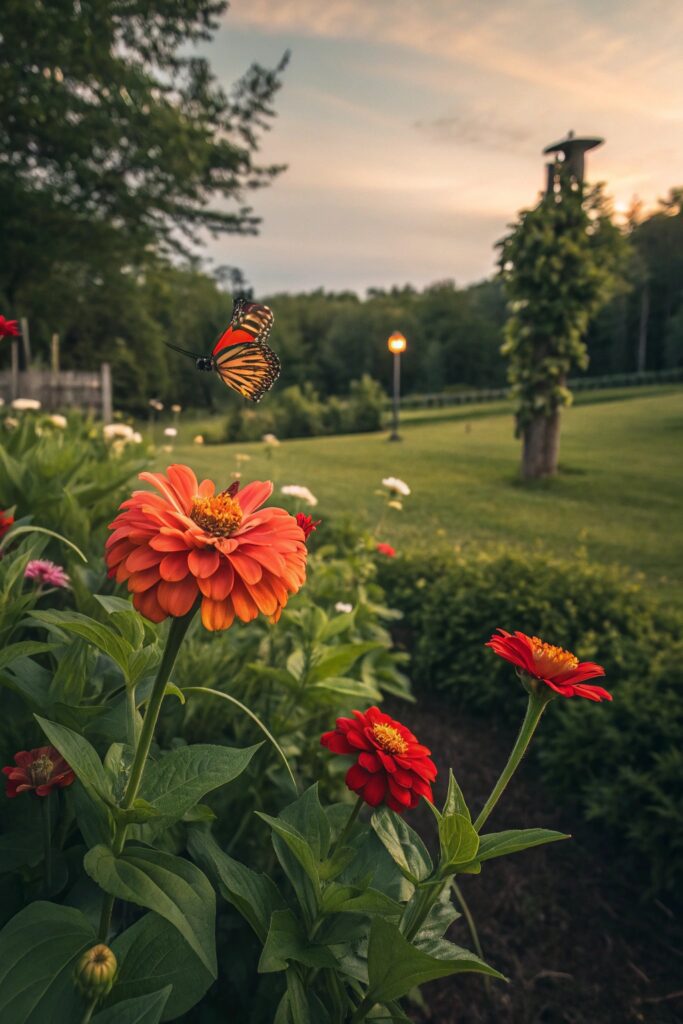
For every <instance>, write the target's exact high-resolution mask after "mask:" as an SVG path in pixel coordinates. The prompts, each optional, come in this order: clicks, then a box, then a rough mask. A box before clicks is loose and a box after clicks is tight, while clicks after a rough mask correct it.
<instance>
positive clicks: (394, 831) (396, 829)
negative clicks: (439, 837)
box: [370, 807, 433, 884]
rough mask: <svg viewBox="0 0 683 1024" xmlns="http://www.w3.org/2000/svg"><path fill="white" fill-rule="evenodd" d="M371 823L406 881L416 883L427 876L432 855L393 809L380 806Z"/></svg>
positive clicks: (431, 868) (430, 869)
mask: <svg viewBox="0 0 683 1024" xmlns="http://www.w3.org/2000/svg"><path fill="white" fill-rule="evenodd" d="M370 823H371V825H372V827H373V829H374V831H375V834H376V835H377V838H378V839H379V840H380V842H381V843H382V845H383V846H384V847H385V849H386V850H387V852H388V853H389V855H390V856H391V858H392V860H393V861H394V863H395V864H396V865H397V867H398V868H399V870H400V871H401V872H402V874H403V875H405V877H406V878H407V879H409V881H411V882H413V883H414V884H416V883H417V882H423V881H424V880H425V879H427V878H429V876H430V875H431V873H432V871H433V865H432V858H431V857H430V856H429V851H428V850H427V847H426V846H425V845H424V843H423V842H422V840H421V839H420V837H419V836H418V834H417V832H414V831H413V829H412V828H411V827H410V825H407V824H406V823H405V821H404V820H403V818H401V817H400V816H399V815H398V814H396V813H395V812H394V811H390V810H389V808H388V807H381V808H380V809H379V810H378V811H375V813H374V814H373V816H372V819H371V822H370Z"/></svg>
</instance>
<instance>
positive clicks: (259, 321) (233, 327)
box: [211, 299, 274, 359]
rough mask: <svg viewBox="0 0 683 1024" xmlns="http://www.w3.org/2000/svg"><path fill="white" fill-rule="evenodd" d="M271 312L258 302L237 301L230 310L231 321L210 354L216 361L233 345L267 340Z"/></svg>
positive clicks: (270, 324)
mask: <svg viewBox="0 0 683 1024" xmlns="http://www.w3.org/2000/svg"><path fill="white" fill-rule="evenodd" d="M273 319H274V317H273V311H272V310H271V309H269V308H268V306H262V305H260V303H258V302H245V300H244V299H238V300H237V302H236V303H235V305H234V307H233V310H232V319H231V321H230V323H229V324H228V326H227V327H226V329H225V330H224V331H223V333H222V334H221V335H220V336H219V338H218V340H217V341H216V344H215V345H214V347H213V352H212V353H211V354H212V355H213V357H214V359H216V358H217V357H218V355H220V353H221V352H223V351H224V350H225V349H226V348H232V347H233V346H234V345H248V344H250V343H253V342H256V341H261V342H265V341H267V340H268V337H269V335H270V331H271V328H272V326H273Z"/></svg>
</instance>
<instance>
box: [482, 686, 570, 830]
mask: <svg viewBox="0 0 683 1024" xmlns="http://www.w3.org/2000/svg"><path fill="white" fill-rule="evenodd" d="M545 689H547V690H548V693H547V695H546V694H545V693H530V694H529V703H528V704H527V707H526V714H525V715H524V721H523V722H522V727H521V729H520V730H519V735H518V737H517V739H516V740H515V745H514V747H513V748H512V752H511V754H510V757H509V758H508V763H507V764H506V765H505V767H504V768H503V771H502V772H501V773H500V778H499V779H498V782H496V784H495V786H494V787H493V790H492V791H491V795H490V797H489V798H488V800H487V801H486V803H485V804H484V806H483V807H482V809H481V812H480V814H479V817H478V818H477V820H476V821H475V822H474V828H475V829H476V830H477V832H481V829H482V827H483V825H484V824H485V822H486V821H487V819H488V817H489V815H490V814H491V811H492V810H493V808H494V807H495V806H496V804H497V803H498V801H499V800H500V797H501V795H502V793H503V790H504V789H505V787H506V786H507V784H508V782H509V781H510V779H511V778H512V776H513V775H514V773H515V772H516V770H517V768H518V766H519V762H520V761H521V760H522V758H523V757H524V754H525V752H526V749H527V747H528V746H529V743H530V742H531V737H532V736H533V734H534V732H535V730H536V726H537V725H538V723H539V722H540V720H541V715H542V714H543V712H544V711H545V709H546V706H547V705H548V703H549V702H550V701H551V700H552V697H553V694H552V691H551V690H549V689H548V688H547V687H545Z"/></svg>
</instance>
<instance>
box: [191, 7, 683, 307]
mask: <svg viewBox="0 0 683 1024" xmlns="http://www.w3.org/2000/svg"><path fill="white" fill-rule="evenodd" d="M287 49H288V50H290V51H291V61H290V64H289V66H288V68H287V70H286V72H285V76H284V86H283V88H282V90H281V91H280V93H279V94H278V96H277V99H276V109H277V117H276V119H275V120H274V122H273V125H272V129H271V131H270V132H268V133H267V135H266V136H265V138H264V140H263V145H262V149H261V158H262V160H263V162H264V163H271V162H273V163H285V164H287V165H288V169H287V171H285V173H284V174H282V175H281V176H280V177H279V178H277V179H276V181H275V182H274V184H273V185H272V186H271V187H269V188H268V189H264V190H262V191H259V192H256V193H253V194H251V195H250V197H249V198H250V201H253V205H254V208H255V211H256V213H257V214H258V215H259V216H261V217H262V218H263V223H262V226H261V231H260V235H259V236H258V237H256V238H241V237H235V236H224V237H222V238H220V239H218V240H211V241H209V243H208V245H207V254H208V255H209V257H210V258H211V259H212V260H213V261H215V263H216V264H229V265H232V266H237V267H240V268H241V269H242V270H243V272H244V274H245V276H246V277H247V280H248V281H249V282H250V284H251V285H252V286H253V288H254V290H255V293H256V295H259V294H273V292H276V291H308V290H311V289H314V288H318V287H324V288H325V289H328V290H335V291H340V290H355V291H357V292H358V293H360V294H363V293H364V292H365V290H366V289H367V288H369V287H388V286H392V285H403V284H407V283H410V284H413V285H415V286H418V287H421V286H424V285H427V284H430V283H433V282H435V281H441V280H444V279H453V280H455V281H456V282H457V283H458V284H459V285H466V284H469V283H471V282H473V281H478V280H481V279H482V278H484V277H487V276H488V275H490V274H491V273H492V272H493V270H494V268H495V259H496V250H495V243H496V241H497V240H498V239H499V238H501V236H502V235H503V234H504V233H505V230H506V225H507V224H509V223H510V222H511V221H512V220H514V218H515V215H516V213H517V211H518V210H520V209H521V208H523V207H525V206H529V205H533V204H534V203H535V202H536V200H537V198H538V195H539V191H540V190H541V189H542V187H543V182H544V173H545V172H544V164H545V160H546V159H547V158H545V157H543V156H542V150H543V148H544V147H545V146H546V145H548V144H549V143H551V142H554V141H556V140H557V139H560V138H562V137H563V136H565V135H566V133H567V131H568V130H570V129H572V130H574V131H575V132H576V133H577V134H578V135H589V136H601V137H604V139H605V140H606V142H605V145H604V146H602V147H601V148H599V149H596V150H594V151H593V152H592V153H589V154H588V157H587V167H588V178H589V180H592V181H604V182H605V183H606V185H607V191H608V193H609V194H610V195H611V196H613V198H614V201H615V208H616V210H617V211H618V212H619V211H622V212H623V211H625V210H626V209H627V208H628V207H629V205H630V203H631V201H632V199H633V197H634V196H637V197H638V198H639V199H640V200H642V201H643V203H644V205H645V208H646V209H648V208H653V207H654V206H655V205H656V202H657V199H658V198H659V197H663V196H665V195H666V194H667V192H668V190H669V188H670V187H671V186H674V185H683V3H681V2H680V0H564V2H557V0H478V2H477V0H232V3H231V6H230V9H229V11H228V13H227V14H226V15H225V17H224V20H223V22H222V24H221V28H220V30H219V32H218V33H217V35H216V37H215V38H214V40H213V41H212V43H211V44H209V46H208V48H207V55H208V56H209V58H210V60H211V64H212V67H213V69H214V71H215V73H216V74H217V75H218V77H219V78H220V80H221V82H222V83H223V84H224V85H225V86H226V87H229V86H230V84H231V83H233V82H234V81H235V80H236V79H237V78H238V77H239V76H240V75H241V74H243V73H244V71H245V70H246V69H247V67H248V66H249V64H250V63H251V62H252V61H255V60H256V61H259V62H260V63H262V64H264V65H266V66H270V67H272V66H274V65H275V64H276V63H277V62H278V60H279V59H280V57H281V56H282V54H283V52H284V51H285V50H287Z"/></svg>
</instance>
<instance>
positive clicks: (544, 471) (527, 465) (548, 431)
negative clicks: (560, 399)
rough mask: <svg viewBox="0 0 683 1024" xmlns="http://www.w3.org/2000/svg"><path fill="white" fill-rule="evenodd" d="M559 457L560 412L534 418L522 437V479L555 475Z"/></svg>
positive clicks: (537, 478) (538, 478)
mask: <svg viewBox="0 0 683 1024" xmlns="http://www.w3.org/2000/svg"><path fill="white" fill-rule="evenodd" d="M559 455H560V410H559V409H556V410H555V412H554V413H553V414H552V415H551V416H536V417H534V419H533V420H532V421H531V423H529V424H528V426H527V427H526V428H525V430H524V434H523V437H522V477H523V479H524V480H540V479H542V478H543V477H546V476H555V474H556V473H557V465H558V459H559Z"/></svg>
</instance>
